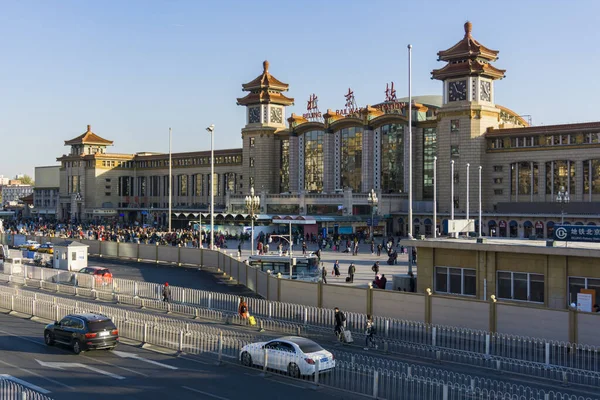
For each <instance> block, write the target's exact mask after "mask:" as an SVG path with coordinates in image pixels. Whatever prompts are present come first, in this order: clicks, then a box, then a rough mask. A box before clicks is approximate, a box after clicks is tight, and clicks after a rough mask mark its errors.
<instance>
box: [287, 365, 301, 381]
mask: <svg viewBox="0 0 600 400" xmlns="http://www.w3.org/2000/svg"><path fill="white" fill-rule="evenodd" d="M288 375H289V376H291V377H292V378H300V368H298V365H296V364H295V363H290V365H288Z"/></svg>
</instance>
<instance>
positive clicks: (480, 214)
mask: <svg viewBox="0 0 600 400" xmlns="http://www.w3.org/2000/svg"><path fill="white" fill-rule="evenodd" d="M482 216H483V215H482V213H481V165H480V166H479V237H481V236H483V234H482V233H481V220H482V219H483V218H482Z"/></svg>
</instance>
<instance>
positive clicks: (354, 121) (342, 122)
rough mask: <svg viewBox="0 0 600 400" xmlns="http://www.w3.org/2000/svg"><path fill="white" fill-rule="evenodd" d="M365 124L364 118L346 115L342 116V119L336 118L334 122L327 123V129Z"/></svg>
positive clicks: (337, 129) (334, 129)
mask: <svg viewBox="0 0 600 400" xmlns="http://www.w3.org/2000/svg"><path fill="white" fill-rule="evenodd" d="M364 125H365V122H364V120H362V119H361V118H357V117H346V118H342V119H338V120H337V121H335V122H332V123H331V124H330V125H329V129H331V130H332V131H334V132H335V131H339V130H340V129H344V128H350V127H357V126H359V127H362V126H364Z"/></svg>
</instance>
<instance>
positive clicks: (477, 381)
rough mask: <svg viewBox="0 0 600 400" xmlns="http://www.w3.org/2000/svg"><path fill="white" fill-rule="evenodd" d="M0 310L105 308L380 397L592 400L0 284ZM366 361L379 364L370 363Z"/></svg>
mask: <svg viewBox="0 0 600 400" xmlns="http://www.w3.org/2000/svg"><path fill="white" fill-rule="evenodd" d="M16 293H18V294H16ZM0 308H3V309H6V310H11V311H16V312H19V313H22V314H26V315H31V316H36V317H41V318H45V319H50V320H52V319H56V320H60V319H61V318H63V317H64V316H66V315H68V314H72V313H81V312H94V313H100V314H104V315H107V316H109V317H110V318H111V319H112V320H113V321H114V322H115V324H116V326H117V328H118V329H119V334H120V336H121V337H123V338H127V339H131V340H135V341H138V342H141V343H146V344H152V345H157V346H161V347H164V348H169V349H172V350H176V351H178V352H185V353H188V354H197V355H205V356H209V357H212V358H215V359H216V360H217V361H218V362H234V363H238V362H241V363H242V364H244V365H246V366H254V367H258V368H261V369H262V370H263V371H264V373H265V374H267V373H282V374H286V375H289V376H291V377H293V378H297V379H303V380H305V381H308V382H312V383H314V384H315V385H322V386H327V387H331V388H335V389H340V390H345V391H349V392H353V393H357V394H362V395H365V396H369V397H373V398H378V399H390V400H391V399H407V398H410V399H423V400H429V399H431V400H438V399H439V400H449V399H498V400H504V399H513V398H518V399H525V400H558V399H561V400H587V399H584V398H583V397H578V396H575V395H569V394H564V393H559V392H554V391H544V390H540V389H535V388H530V387H526V386H523V385H515V384H511V383H507V382H500V381H495V380H490V379H485V378H473V377H470V376H468V375H462V374H454V373H451V372H447V371H443V370H436V369H431V368H422V367H417V366H414V365H408V364H403V363H395V362H388V364H386V365H383V364H382V363H381V360H378V361H374V360H369V359H368V358H367V357H357V356H356V355H350V354H349V353H343V352H336V354H334V355H335V363H334V362H333V361H332V359H324V358H322V357H323V356H319V357H312V358H305V357H304V356H303V355H302V356H300V355H297V354H295V353H288V352H285V351H281V350H280V349H265V348H263V347H262V346H260V345H257V344H254V343H253V342H256V341H257V340H259V341H260V340H265V339H264V338H261V337H254V338H251V337H249V335H247V334H244V333H241V332H234V331H225V330H218V329H215V328H211V327H207V326H205V325H201V324H196V323H187V322H185V321H181V320H177V319H174V318H169V317H156V316H154V315H149V314H144V313H140V312H135V311H127V310H123V309H120V308H117V307H112V306H105V305H101V304H98V303H89V302H85V301H78V300H71V299H65V298H58V297H54V296H50V295H47V294H43V295H40V294H38V293H34V292H28V291H25V290H18V289H15V288H11V287H0ZM248 356H249V357H248ZM363 362H364V363H363ZM367 362H368V363H369V364H374V363H375V364H379V366H373V365H368V364H367ZM453 379H454V380H453ZM1 389H2V386H1V385H0V390H1ZM0 393H2V392H1V391H0ZM4 398H5V397H2V399H4ZM31 398H32V399H38V398H39V399H47V397H31ZM588 399H589V398H588Z"/></svg>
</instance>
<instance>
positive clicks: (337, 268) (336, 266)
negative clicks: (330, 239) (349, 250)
mask: <svg viewBox="0 0 600 400" xmlns="http://www.w3.org/2000/svg"><path fill="white" fill-rule="evenodd" d="M333 273H334V275H335V277H336V278H339V276H340V262H339V261H338V260H335V264H333Z"/></svg>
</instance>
